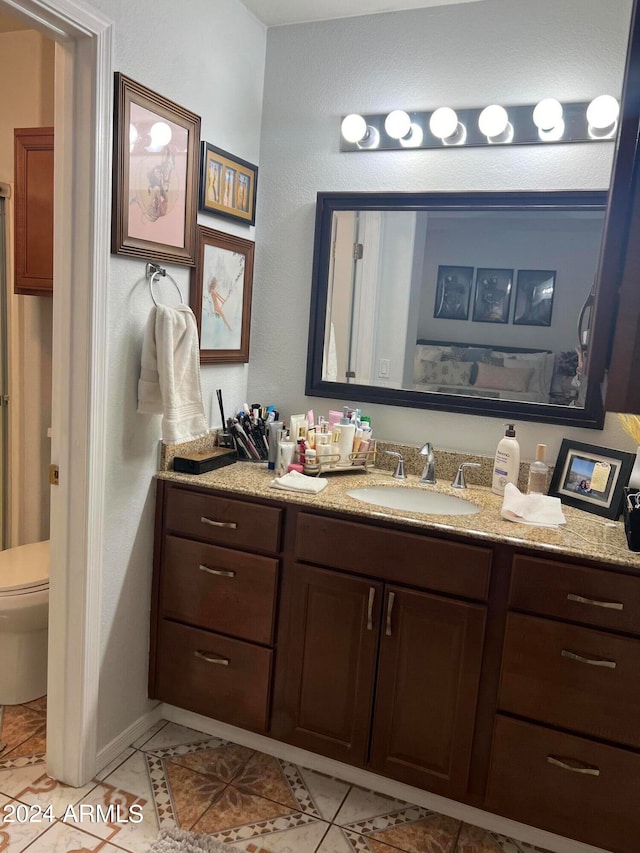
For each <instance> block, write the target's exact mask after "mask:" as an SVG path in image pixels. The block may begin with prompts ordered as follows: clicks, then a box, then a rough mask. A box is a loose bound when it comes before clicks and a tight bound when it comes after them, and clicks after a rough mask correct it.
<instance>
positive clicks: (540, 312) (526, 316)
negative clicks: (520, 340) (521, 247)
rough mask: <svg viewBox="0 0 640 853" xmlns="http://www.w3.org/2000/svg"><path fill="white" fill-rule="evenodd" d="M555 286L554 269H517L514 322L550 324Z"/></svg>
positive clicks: (529, 324)
mask: <svg viewBox="0 0 640 853" xmlns="http://www.w3.org/2000/svg"><path fill="white" fill-rule="evenodd" d="M555 286H556V271H555V270H518V283H517V286H516V305H515V309H514V313H513V322H514V324H515V325H516V326H550V325H551V313H552V310H553V294H554V291H555Z"/></svg>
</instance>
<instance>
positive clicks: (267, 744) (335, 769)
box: [159, 704, 607, 853]
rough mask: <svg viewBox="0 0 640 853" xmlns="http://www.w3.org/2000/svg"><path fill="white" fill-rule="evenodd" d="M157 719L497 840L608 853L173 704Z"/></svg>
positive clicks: (570, 852) (563, 851) (556, 850)
mask: <svg viewBox="0 0 640 853" xmlns="http://www.w3.org/2000/svg"><path fill="white" fill-rule="evenodd" d="M159 716H161V717H163V718H164V719H165V720H169V721H170V722H172V723H177V724H178V725H181V726H187V727H188V728H191V729H196V730H197V731H199V732H206V733H207V734H210V735H212V736H213V737H219V738H223V739H224V740H230V741H233V743H238V744H240V745H241V746H246V747H248V748H250V749H257V750H260V752H266V753H267V755H273V756H275V757H276V758H281V759H283V760H284V761H290V762H291V763H292V764H300V765H302V766H303V767H308V768H309V769H310V770H317V771H318V772H319V773H324V774H325V775H327V776H336V777H337V778H339V779H341V780H343V781H344V782H349V783H351V784H352V785H359V786H360V787H362V788H368V789H370V790H373V791H376V792H377V793H379V794H385V795H386V796H388V797H394V798H395V799H398V800H406V801H407V802H410V803H413V804H415V805H417V806H422V807H423V808H426V809H431V810H432V811H435V812H439V813H440V814H444V815H447V816H449V817H452V818H454V819H457V820H462V821H464V822H465V823H471V824H473V825H474V826H480V827H482V828H483V829H488V830H489V831H490V832H496V833H498V834H499V835H506V836H508V837H510V838H516V839H518V840H519V841H524V842H526V843H527V844H533V845H535V846H536V847H542V848H544V849H545V850H550V851H553V853H607V852H606V851H605V850H602V849H601V848H600V847H592V846H591V845H590V844H582V843H581V842H579V841H573V840H572V839H571V838H563V837H562V836H560V835H554V834H553V833H551V832H545V831H544V830H542V829H536V828H535V827H532V826H527V825H526V824H523V823H517V822H516V821H513V820H508V819H507V818H503V817H500V816H499V815H494V814H491V813H490V812H485V811H483V810H482V809H476V808H474V807H473V806H468V805H465V804H464V803H458V802H456V801H455V800H449V799H447V798H446V797H440V796H438V795H437V794H430V793H429V792H428V791H421V790H420V789H419V788H413V787H412V786H411V785H405V784H403V783H402V782H394V781H393V780H392V779H386V778H385V777H384V776H378V774H377V773H371V772H370V771H369V770H362V769H361V768H360V767H352V766H351V765H349V764H343V763H342V762H341V761H335V760H334V759H332V758H325V757H324V756H322V755H316V754H315V753H314V752H308V751H307V750H306V749H300V748H299V747H297V746H291V745H290V744H288V743H282V742H281V741H277V740H272V739H271V738H269V737H266V736H265V735H260V734H257V733H256V732H249V731H246V730H245V729H239V728H237V727H236V726H231V725H229V724H228V723H222V722H220V721H218V720H212V719H210V718H209V717H202V716H200V714H194V713H192V712H191V711H185V710H183V709H182V708H176V707H174V706H173V705H166V704H165V705H162V706H161V709H160V713H159Z"/></svg>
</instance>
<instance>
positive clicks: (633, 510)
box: [624, 486, 640, 551]
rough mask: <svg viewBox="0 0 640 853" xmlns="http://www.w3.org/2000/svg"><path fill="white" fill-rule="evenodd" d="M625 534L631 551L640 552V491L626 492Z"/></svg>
mask: <svg viewBox="0 0 640 853" xmlns="http://www.w3.org/2000/svg"><path fill="white" fill-rule="evenodd" d="M624 532H625V534H626V536H627V545H628V546H629V550H630V551H640V489H638V488H629V487H628V486H627V487H626V488H625V490H624Z"/></svg>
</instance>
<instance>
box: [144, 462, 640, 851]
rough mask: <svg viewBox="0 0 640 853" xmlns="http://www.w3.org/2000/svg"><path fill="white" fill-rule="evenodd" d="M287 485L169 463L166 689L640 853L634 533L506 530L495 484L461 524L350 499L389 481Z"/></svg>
mask: <svg viewBox="0 0 640 853" xmlns="http://www.w3.org/2000/svg"><path fill="white" fill-rule="evenodd" d="M270 479H271V476H270V474H269V472H267V471H266V470H264V469H263V468H262V466H252V465H251V464H250V463H238V464H236V465H233V466H230V467H228V468H225V469H223V470H220V471H216V472H211V473H210V474H207V475H202V476H200V477H190V476H189V475H181V474H175V473H174V472H164V473H162V474H161V475H160V476H159V479H158V483H157V486H158V490H157V515H156V542H155V562H154V579H153V601H152V632H151V665H150V696H151V697H153V698H156V699H160V700H163V701H165V702H168V703H170V704H172V705H176V706H178V707H181V708H186V709H188V710H191V711H194V712H197V713H199V714H203V715H205V716H209V717H212V718H215V719H217V720H221V721H224V722H228V723H232V724H234V725H237V726H240V727H242V728H246V729H249V730H253V731H257V732H260V733H262V734H264V735H268V736H270V737H272V738H276V739H278V740H281V741H285V742H288V743H291V744H294V745H295V746H299V747H303V748H305V749H308V750H311V751H313V752H315V753H319V754H322V755H325V756H328V757H330V758H334V759H337V760H340V761H343V762H346V763H349V764H353V765H357V766H359V767H363V768H366V769H368V770H371V771H374V772H376V773H379V774H381V775H383V776H387V777H389V778H392V779H396V780H399V781H401V782H406V783H408V784H411V785H414V786H416V787H419V788H422V789H425V790H428V791H431V792H434V793H436V794H441V795H443V796H446V797H449V798H452V799H454V800H459V801H461V802H465V803H468V804H470V805H473V806H477V807H480V808H483V809H486V810H488V811H491V812H494V813H497V814H501V815H505V816H507V817H510V818H512V819H515V820H518V821H522V822H524V823H528V824H531V825H533V826H537V827H540V828H543V829H547V830H550V831H552V832H556V833H559V834H561V835H564V836H567V837H570V838H575V839H578V840H580V841H584V842H587V843H590V844H594V845H596V846H600V847H604V848H606V849H609V850H612V851H616V853H632V851H634V850H636V849H637V841H636V839H637V838H638V837H639V834H640V816H639V814H638V809H637V804H636V801H635V797H636V794H635V793H634V792H637V791H638V790H639V789H640V726H639V725H638V720H639V719H640V556H639V555H636V554H633V553H632V552H630V551H627V550H626V547H625V540H624V535H623V534H622V532H621V531H620V530H619V529H615V530H613V529H610V528H607V527H605V526H604V525H603V523H602V521H601V520H599V519H597V520H596V519H595V518H594V517H592V516H588V515H587V514H585V513H582V512H579V511H578V510H571V509H567V510H566V515H567V519H568V524H567V530H565V531H557V530H546V529H538V528H529V527H525V526H523V525H515V524H512V523H510V522H506V521H502V520H501V519H500V515H499V509H500V504H501V501H500V499H499V498H498V497H496V496H495V495H493V494H492V493H491V492H490V491H489V490H488V489H480V488H473V489H470V490H469V491H468V493H465V495H464V496H465V497H466V495H467V494H468V497H469V500H472V501H474V502H475V503H477V504H478V506H479V508H480V511H479V512H478V513H477V514H476V515H465V516H425V515H419V514H418V513H411V512H404V511H402V512H400V511H398V510H390V509H385V510H383V511H381V510H380V508H379V507H376V506H372V505H369V504H364V503H361V502H358V501H355V500H353V499H351V498H349V497H348V496H346V491H347V489H350V488H353V487H354V485H364V484H367V485H369V484H374V485H377V484H381V485H385V484H386V485H390V484H391V482H392V481H391V479H390V477H389V474H388V473H384V472H373V473H369V474H362V475H350V476H341V477H334V478H332V479H330V482H329V485H328V486H327V488H326V489H325V490H324V491H323V492H321V493H320V494H319V495H317V496H313V495H304V494H292V493H286V492H280V491H276V490H275V489H270V488H269V482H270ZM416 485H417V478H415V477H414V478H410V480H409V481H408V483H407V486H406V487H407V488H416ZM423 488H424V487H423ZM435 488H436V489H438V490H441V491H443V492H445V493H446V492H447V491H449V490H448V487H446V486H445V487H441V486H437V487H435ZM581 537H585V538H584V539H583V538H581ZM585 540H587V541H585ZM603 554H606V555H607V557H608V559H609V560H610V561H609V562H606V563H605V562H602V556H601V555H603Z"/></svg>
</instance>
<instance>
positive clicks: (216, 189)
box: [200, 142, 258, 225]
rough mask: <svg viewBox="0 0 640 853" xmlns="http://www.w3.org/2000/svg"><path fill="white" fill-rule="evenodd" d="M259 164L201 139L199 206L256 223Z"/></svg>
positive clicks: (247, 222) (211, 211)
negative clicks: (249, 161) (235, 155)
mask: <svg viewBox="0 0 640 853" xmlns="http://www.w3.org/2000/svg"><path fill="white" fill-rule="evenodd" d="M257 188H258V167H257V166H254V165H253V164H252V163H247V161H246V160H241V159H240V158H239V157H234V156H233V154H229V152H228V151H223V150H222V149H221V148H216V147H215V146H214V145H211V144H210V143H208V142H203V143H202V164H201V169H200V210H203V211H204V212H205V213H217V214H218V215H219V216H226V217H227V218H229V219H239V220H240V221H241V222H245V223H246V224H247V225H255V221H256V190H257Z"/></svg>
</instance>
